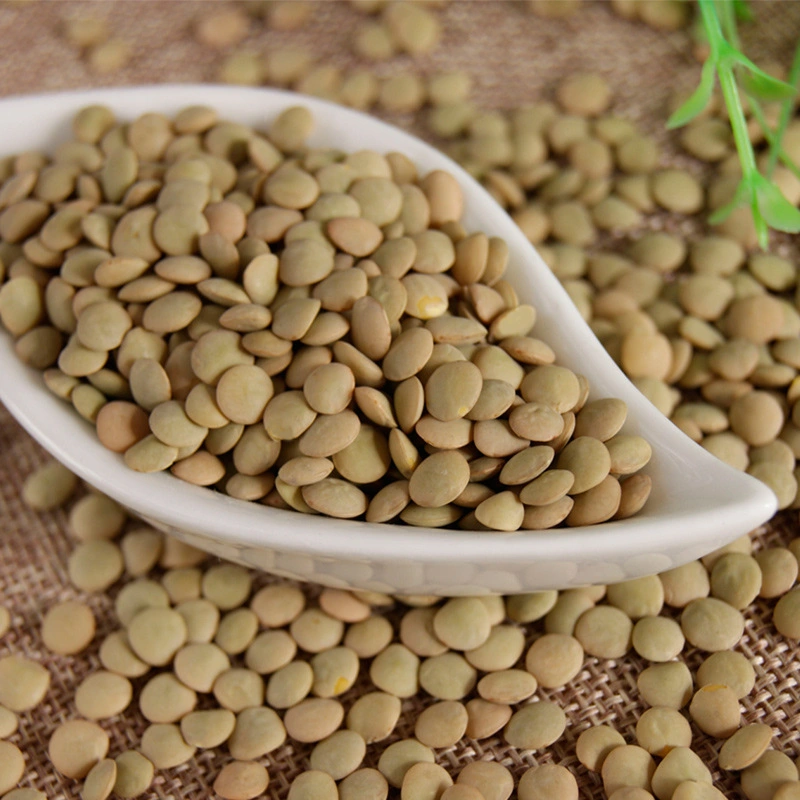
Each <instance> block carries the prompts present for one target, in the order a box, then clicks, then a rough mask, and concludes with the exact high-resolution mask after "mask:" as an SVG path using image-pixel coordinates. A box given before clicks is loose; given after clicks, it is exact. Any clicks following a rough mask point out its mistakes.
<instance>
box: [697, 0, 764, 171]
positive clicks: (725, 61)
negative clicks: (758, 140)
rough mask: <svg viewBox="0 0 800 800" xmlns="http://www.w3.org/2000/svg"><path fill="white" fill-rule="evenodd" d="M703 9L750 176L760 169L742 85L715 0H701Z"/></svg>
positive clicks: (739, 149) (735, 134)
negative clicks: (739, 82)
mask: <svg viewBox="0 0 800 800" xmlns="http://www.w3.org/2000/svg"><path fill="white" fill-rule="evenodd" d="M698 3H699V5H700V12H701V13H702V15H703V22H704V23H705V25H706V30H707V31H708V43H709V46H710V48H711V57H712V58H714V59H715V61H716V62H717V75H718V77H719V84H720V87H721V89H722V96H723V98H724V100H725V105H726V107H727V109H728V117H729V119H730V123H731V129H732V130H733V140H734V142H735V143H736V150H737V152H738V153H739V159H740V160H741V162H742V176H743V178H745V179H746V178H748V176H750V175H752V173H753V172H757V171H758V168H757V167H756V158H755V154H754V153H753V146H752V144H751V143H750V137H749V135H748V133H747V120H746V119H745V116H744V109H743V108H742V101H741V97H740V96H739V88H738V87H737V85H736V78H735V76H734V73H733V64H732V62H731V60H730V59H729V58H728V57H727V55H726V54H725V53H724V46H725V45H727V42H726V41H725V37H724V36H723V33H722V28H721V27H720V22H719V17H718V16H717V13H716V9H715V8H714V0H698Z"/></svg>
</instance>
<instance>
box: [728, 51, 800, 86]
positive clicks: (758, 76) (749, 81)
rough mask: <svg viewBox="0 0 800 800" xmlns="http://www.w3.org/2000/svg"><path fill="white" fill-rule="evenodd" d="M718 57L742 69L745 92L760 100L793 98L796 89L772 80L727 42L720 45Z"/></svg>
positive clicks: (766, 73) (775, 79) (783, 82)
mask: <svg viewBox="0 0 800 800" xmlns="http://www.w3.org/2000/svg"><path fill="white" fill-rule="evenodd" d="M720 56H721V58H722V59H725V60H729V61H732V62H733V63H735V64H739V65H740V66H742V67H744V68H745V69H746V70H747V72H748V74H746V75H744V76H743V78H742V84H743V85H744V87H745V90H746V91H748V92H750V93H751V94H754V95H755V96H756V97H760V98H761V99H762V100H788V99H790V98H792V97H794V96H795V94H796V91H797V90H796V89H795V88H794V86H792V85H791V84H789V83H786V82H785V81H782V80H779V79H778V78H773V77H772V75H770V74H769V73H768V72H764V70H763V69H761V67H759V66H758V65H756V64H754V63H753V62H752V61H751V60H750V59H749V58H748V57H747V56H746V55H745V54H744V53H742V52H740V51H739V50H737V49H736V48H734V47H731V46H730V44H728V42H721V43H720Z"/></svg>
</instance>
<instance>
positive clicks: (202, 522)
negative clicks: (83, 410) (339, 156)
mask: <svg viewBox="0 0 800 800" xmlns="http://www.w3.org/2000/svg"><path fill="white" fill-rule="evenodd" d="M94 103H102V104H106V105H108V106H109V107H111V108H112V109H113V110H114V111H115V113H116V114H117V115H118V117H119V118H120V119H133V118H134V117H136V116H137V115H139V114H141V113H144V112H147V111H157V112H163V113H166V114H174V113H175V112H176V111H178V110H179V109H181V108H183V107H185V106H188V105H193V104H207V105H210V106H213V107H214V108H216V109H217V110H218V111H219V112H220V115H221V116H222V117H224V118H227V119H231V120H236V121H239V122H243V123H245V124H248V125H252V126H254V127H256V128H264V127H266V125H267V124H268V122H269V121H270V120H271V119H272V118H273V117H275V116H276V115H277V113H279V112H280V111H281V110H283V109H284V108H286V107H288V106H290V105H296V104H303V105H306V106H307V107H308V108H309V109H310V110H311V111H312V112H313V114H314V117H315V119H316V130H315V132H314V134H313V137H312V140H311V141H312V144H313V145H316V146H329V147H338V148H341V149H342V150H345V151H355V150H361V149H366V148H369V149H374V150H377V151H379V152H389V151H400V152H402V153H405V154H406V155H408V156H409V157H410V158H411V159H412V160H414V161H415V162H416V164H417V165H418V166H419V168H420V172H421V173H425V172H427V171H430V170H432V169H445V170H448V171H450V172H451V173H452V174H453V175H455V176H456V177H457V179H458V180H459V182H460V183H461V185H462V188H463V191H464V196H465V205H466V211H465V215H464V220H463V221H464V225H465V227H466V228H467V230H470V231H477V230H481V231H484V232H486V233H487V234H489V235H495V236H500V237H502V238H503V239H505V241H506V242H507V243H508V246H509V250H510V264H509V269H508V273H507V278H508V279H509V281H510V282H512V283H513V285H514V286H515V287H516V289H517V291H518V293H519V296H520V298H521V299H522V300H523V301H525V302H531V303H533V304H534V305H535V306H536V307H537V309H538V312H539V315H538V321H537V323H536V329H535V333H536V335H537V336H538V337H540V338H542V339H544V340H545V341H547V342H548V343H549V344H550V345H551V346H552V347H553V349H554V350H555V351H556V353H557V356H558V359H559V363H562V364H564V365H566V366H569V367H571V368H572V369H573V370H575V371H576V372H579V373H583V374H584V375H585V376H586V377H587V378H588V380H589V382H590V385H591V387H592V395H591V396H592V397H595V398H596V397H604V396H614V397H619V398H622V399H623V400H625V401H626V402H627V404H628V407H629V416H628V422H627V423H626V426H625V428H624V430H625V431H626V432H629V433H640V434H642V435H644V436H646V437H647V439H648V440H649V441H650V443H651V444H652V446H653V457H652V460H651V463H650V464H649V465H648V467H647V468H646V471H647V472H648V474H650V475H651V476H652V479H653V492H652V495H651V497H650V499H649V501H648V503H647V505H646V506H645V509H644V510H643V511H642V512H641V513H640V514H638V515H637V516H636V517H633V518H631V519H626V520H623V521H619V522H606V523H603V524H601V525H595V526H587V527H584V528H572V529H556V530H547V531H541V532H531V531H520V532H518V533H513V534H500V533H474V532H461V531H455V530H440V529H436V530H433V529H422V528H413V527H407V526H401V525H390V524H382V525H378V524H370V523H366V522H361V521H345V520H337V519H331V518H327V517H319V516H308V515H304V514H300V513H296V512H292V511H280V510H276V509H272V508H267V507H265V506H263V505H260V504H258V503H248V502H245V501H240V500H235V499H232V498H230V497H227V496H224V495H222V494H219V493H216V492H213V491H211V490H209V489H202V488H198V487H195V486H191V485H189V484H187V483H184V482H182V481H180V480H178V479H177V478H175V477H173V476H171V475H169V474H165V473H161V474H150V475H143V474H139V473H135V472H132V471H131V470H129V469H128V468H127V467H126V466H125V464H124V463H123V460H122V458H121V457H120V456H118V455H116V454H114V453H112V452H110V451H108V450H106V449H105V448H104V447H103V446H102V445H101V444H100V443H99V441H98V440H97V437H96V435H95V433H94V431H93V428H92V426H91V425H89V424H88V423H86V422H85V421H84V420H82V419H81V418H80V417H79V416H78V415H77V414H76V413H75V412H74V411H73V409H72V408H71V407H70V406H68V405H67V404H65V403H63V402H62V401H61V400H59V399H57V398H56V397H55V396H53V395H51V394H50V393H49V392H48V390H47V389H46V388H45V387H44V385H43V382H42V378H41V375H40V374H39V373H37V372H36V371H34V370H32V369H30V368H28V367H26V366H24V365H23V364H22V363H21V362H20V361H19V360H18V359H17V358H16V356H15V354H14V351H13V346H12V341H11V338H10V336H8V335H7V334H4V333H3V334H0V375H2V378H0V400H2V402H3V403H4V404H5V405H6V407H7V408H8V409H9V410H10V412H11V413H12V414H13V415H14V416H15V417H16V418H17V420H19V422H20V423H21V424H22V425H23V426H24V427H25V428H26V429H27V431H28V432H29V433H30V434H31V435H32V436H33V437H34V438H36V439H37V440H38V441H39V442H40V443H41V444H42V445H43V446H44V447H45V448H46V449H47V450H49V451H50V452H51V453H52V454H53V455H54V456H55V457H56V458H57V459H59V460H60V461H62V462H63V463H64V464H66V465H67V466H68V467H69V468H70V469H71V470H73V471H74V472H75V473H77V474H78V475H79V476H80V477H82V478H83V479H84V480H86V481H87V482H88V483H90V484H92V485H93V486H94V487H96V488H97V489H99V490H100V491H102V492H105V493H106V494H108V495H110V496H111V497H113V498H115V499H116V500H117V501H119V502H120V503H122V504H123V505H124V506H126V507H127V508H129V509H130V510H131V511H132V512H134V513H135V514H137V515H139V516H141V517H142V518H144V519H145V520H147V521H149V522H150V523H152V524H153V525H155V526H156V527H158V528H160V529H162V530H164V531H167V532H168V533H171V534H174V535H175V536H178V537H179V538H181V539H184V540H185V541H187V542H190V543H191V544H194V545H196V546H199V547H202V548H205V549H207V550H209V551H211V552H213V553H215V554H217V555H219V556H220V557H222V558H226V559H231V560H234V561H238V562H240V563H243V564H247V565H251V566H255V567H258V568H261V569H264V570H267V571H270V572H274V573H277V574H280V575H284V576H288V577H291V578H297V579H300V580H311V581H316V582H319V583H323V584H327V585H332V586H341V587H351V588H361V589H374V590H377V591H383V592H395V593H408V594H410V593H414V594H441V595H457V594H476V593H485V592H501V593H506V594H510V593H515V592H530V591H536V590H542V589H551V588H566V587H570V586H579V585H584V584H589V583H611V582H616V581H621V580H626V579H629V578H634V577H638V576H641V575H645V574H649V573H654V572H660V571H663V570H666V569H670V568H672V567H675V566H678V565H680V564H682V563H685V562H687V561H690V560H692V559H695V558H698V557H700V556H702V555H704V554H705V553H708V552H710V551H711V550H713V549H715V548H717V547H720V546H722V545H724V544H726V543H727V542H729V541H731V540H733V539H734V538H736V537H738V536H740V535H741V534H743V533H745V532H747V531H750V530H751V529H753V528H755V527H757V526H758V525H760V524H761V523H763V522H764V521H766V520H767V519H769V518H770V516H771V515H772V514H773V513H774V511H775V506H776V501H775V497H774V495H773V494H772V492H771V491H770V490H769V489H767V488H766V487H765V486H764V485H763V484H761V483H759V482H758V481H756V480H755V479H753V478H750V477H748V476H747V475H745V474H743V473H740V472H737V471H735V470H734V469H732V468H730V467H728V466H726V465H725V464H723V463H722V462H720V461H718V460H717V459H716V458H714V457H713V456H711V455H709V454H708V453H707V452H706V451H705V450H703V449H702V448H701V447H699V446H698V445H696V444H694V443H693V442H692V441H690V440H689V438H688V437H686V436H684V434H682V433H681V432H680V431H679V430H678V429H677V428H676V427H674V426H673V425H672V423H670V422H669V421H668V420H667V419H665V418H664V417H663V416H662V415H661V414H660V413H659V412H658V411H657V410H656V409H655V407H654V406H652V405H651V404H650V403H649V402H648V401H647V400H646V399H645V398H644V397H643V396H642V395H641V394H640V393H639V392H638V391H637V390H636V389H635V388H634V386H633V385H632V384H631V383H630V382H629V381H628V379H627V378H626V377H625V376H624V375H623V373H622V372H621V371H620V370H619V369H618V367H617V366H616V365H615V364H614V362H613V361H612V359H611V358H610V357H609V356H608V355H607V353H606V352H605V350H604V349H603V347H602V345H601V344H600V343H599V342H598V340H597V339H596V338H595V337H594V335H593V334H592V332H591V331H590V329H589V327H588V326H587V325H586V324H585V323H584V321H583V319H582V318H581V317H580V315H579V314H578V312H577V310H576V309H575V308H574V306H573V305H572V303H571V301H570V299H569V298H568V296H567V295H566V293H565V292H564V290H563V289H562V288H561V286H560V284H559V283H558V281H557V280H556V278H555V277H554V276H553V275H552V273H551V272H550V270H549V269H548V267H547V266H546V264H545V263H544V262H543V261H542V259H541V257H540V256H539V255H538V254H537V252H536V251H535V249H534V248H533V247H532V246H531V245H530V243H529V242H528V241H527V239H525V237H524V236H523V235H522V233H521V232H520V230H519V229H518V228H517V226H516V225H515V224H514V223H513V222H512V220H511V219H510V218H509V217H508V215H507V214H506V213H505V212H504V211H503V210H502V209H501V208H500V206H499V205H497V203H495V201H494V200H493V199H492V198H491V197H490V196H489V195H488V194H487V193H486V192H485V191H484V190H483V189H482V188H481V187H480V186H479V185H478V183H476V182H475V181H474V180H473V179H472V178H471V177H470V176H468V175H467V174H466V173H465V172H464V171H463V170H462V169H461V168H460V167H459V166H458V165H456V164H455V163H454V162H452V161H451V160H450V159H449V158H447V157H446V156H444V155H443V154H442V153H440V152H439V151H437V150H435V149H434V148H433V147H430V146H429V145H427V144H425V143H424V142H422V141H420V140H419V139H417V138H415V137H413V136H410V135H409V134H407V133H404V132H403V131H401V130H398V129H397V128H394V127H392V126H390V125H387V124H385V123H383V122H381V121H379V120H377V119H374V118H371V117H369V116H366V115H364V114H361V113H358V112H355V111H351V110H349V109H346V108H343V107H340V106H336V105H333V104H331V103H327V102H324V101H320V100H316V99H314V98H309V97H300V96H298V95H294V94H291V93H288V92H281V91H276V90H268V89H249V88H239V87H228V86H206V85H160V86H144V87H134V88H122V89H102V90H95V91H75V92H65V93H59V94H44V95H36V96H27V97H18V98H10V99H5V100H2V101H0V116H2V118H3V119H4V120H6V124H5V125H4V126H3V128H2V130H0V155H6V154H12V153H17V152H21V151H24V150H31V149H42V150H45V151H47V150H50V149H51V148H53V147H55V146H56V145H57V144H58V143H60V142H61V141H65V140H66V139H67V138H68V137H69V132H70V122H71V118H72V116H73V114H74V113H75V112H76V111H77V110H78V109H79V108H81V107H83V106H86V105H89V104H94Z"/></svg>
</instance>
